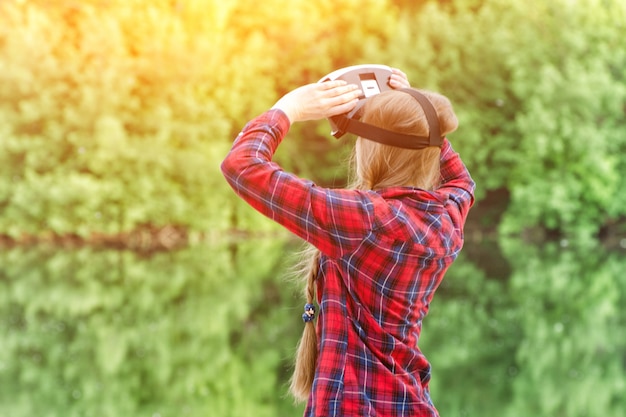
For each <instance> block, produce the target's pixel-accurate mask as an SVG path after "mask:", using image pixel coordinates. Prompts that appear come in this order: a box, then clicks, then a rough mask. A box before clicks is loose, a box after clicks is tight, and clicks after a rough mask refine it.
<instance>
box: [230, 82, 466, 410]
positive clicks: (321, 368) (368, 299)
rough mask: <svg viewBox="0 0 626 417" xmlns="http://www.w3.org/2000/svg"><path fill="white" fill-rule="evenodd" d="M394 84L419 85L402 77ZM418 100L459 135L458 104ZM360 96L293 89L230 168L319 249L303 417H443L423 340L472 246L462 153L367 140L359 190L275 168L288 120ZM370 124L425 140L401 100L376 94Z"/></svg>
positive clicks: (250, 198) (239, 185) (414, 109)
mask: <svg viewBox="0 0 626 417" xmlns="http://www.w3.org/2000/svg"><path fill="white" fill-rule="evenodd" d="M389 83H390V85H391V87H392V88H396V89H397V88H403V87H408V81H407V80H406V76H405V75H404V74H403V73H402V72H401V71H399V70H394V71H393V75H392V76H391V79H390V81H389ZM421 93H422V94H423V95H425V96H426V97H427V98H428V99H429V101H430V102H431V103H432V104H433V106H434V108H435V110H436V113H437V118H438V120H439V126H440V130H441V134H442V135H447V134H449V133H450V132H452V131H454V130H455V129H456V128H457V124H458V122H457V119H456V116H455V114H454V112H453V110H452V107H451V105H450V103H449V101H448V100H447V99H446V98H445V97H443V96H441V95H439V94H435V93H431V92H426V91H421ZM360 95H361V91H360V90H359V89H358V88H357V87H356V86H354V85H347V84H346V83H345V82H343V81H328V82H325V83H317V84H310V85H306V86H303V87H300V88H298V89H295V90H293V91H292V92H290V93H288V94H286V95H285V96H284V97H282V98H281V99H280V100H279V101H278V102H277V103H276V104H275V105H274V106H273V107H272V109H270V110H269V111H267V112H266V113H264V114H262V115H261V116H259V117H257V118H255V119H254V120H252V121H251V122H250V123H248V124H247V125H246V127H245V128H244V129H243V131H242V132H241V133H240V134H239V136H238V138H237V139H236V141H235V143H234V145H233V147H232V150H231V151H230V153H229V154H228V156H227V157H226V159H225V160H224V162H223V164H222V172H223V173H224V176H225V177H226V179H227V181H228V182H229V183H230V185H231V186H232V187H233V189H234V190H235V191H236V193H237V194H238V195H239V196H240V197H242V198H243V199H244V200H245V201H247V202H248V203H249V204H250V205H251V206H252V207H254V208H255V209H256V210H258V211H259V212H261V213H263V214H264V215H266V216H268V217H270V218H271V219H273V220H275V221H276V222H278V223H280V224H282V225H283V226H285V227H286V228H287V229H289V230H290V231H292V232H293V233H295V234H296V235H298V236H299V237H301V238H302V239H304V240H305V241H307V242H309V243H310V244H311V245H312V247H313V248H314V251H315V252H314V255H313V256H312V262H311V265H310V268H309V271H308V273H307V291H306V294H307V305H306V306H305V314H303V319H304V321H305V331H304V335H303V338H302V340H301V342H300V346H299V349H298V355H297V358H296V370H295V372H294V376H293V378H292V384H291V392H292V394H293V395H294V396H295V397H296V399H300V400H307V401H308V402H307V407H306V411H305V416H324V417H328V416H374V415H376V416H411V417H416V416H429V417H432V416H437V415H438V413H437V410H436V408H435V407H434V405H433V404H432V402H431V399H430V394H429V389H428V383H429V381H430V364H429V363H428V361H427V360H426V358H425V357H424V355H423V354H422V353H421V351H420V350H419V348H418V346H417V341H418V338H419V335H420V331H421V323H422V319H423V318H424V316H425V315H426V313H427V312H428V307H429V304H430V302H431V299H432V297H433V294H434V292H435V290H436V288H437V287H438V285H439V283H440V282H441V279H442V278H443V275H444V273H445V272H446V270H447V269H448V267H449V266H450V264H451V263H452V262H453V260H454V259H455V258H456V256H457V255H458V253H459V251H460V250H461V247H462V245H463V226H464V223H465V219H466V217H467V213H468V211H469V209H470V207H471V205H472V204H473V201H474V197H473V193H474V182H473V181H472V179H471V177H470V175H469V173H468V171H467V169H466V168H465V166H464V164H463V162H462V161H461V159H460V158H459V156H458V154H457V153H455V152H454V151H453V150H452V147H451V145H450V142H449V141H448V140H447V139H444V140H443V145H442V146H441V148H440V147H437V146H430V147H427V148H424V149H419V150H408V149H403V148H397V147H392V146H388V145H383V144H380V143H377V142H373V141H371V140H368V139H366V138H358V139H357V141H356V144H355V149H354V176H355V178H354V184H353V186H352V187H350V188H349V189H327V188H322V187H317V186H316V185H315V184H313V183H312V182H310V181H307V180H304V179H301V178H298V177H297V176H295V175H293V174H290V173H286V172H284V171H283V170H282V169H281V167H280V166H278V165H277V164H276V163H274V162H272V156H273V154H274V152H275V150H276V148H277V147H278V146H279V144H280V142H281V141H282V140H283V138H284V137H285V135H286V134H287V131H288V129H289V127H290V124H292V123H295V122H298V121H303V120H311V119H322V118H328V117H330V116H334V115H338V114H343V113H346V112H349V111H350V110H352V109H353V108H354V107H355V106H356V103H357V101H358V97H359V96H360ZM361 120H362V121H363V122H365V123H368V124H371V125H375V126H378V127H381V128H384V129H387V130H391V131H395V132H398V133H405V134H412V135H417V136H428V129H429V128H428V123H427V121H426V119H425V115H424V112H423V110H422V108H421V106H420V104H419V103H418V102H417V101H416V100H415V99H414V98H413V97H412V96H411V95H410V94H406V93H403V92H400V91H394V90H391V91H386V92H383V93H381V94H378V95H376V96H374V97H370V98H369V99H368V100H367V102H366V103H365V105H364V106H363V113H362V119H361ZM315 295H317V297H315ZM314 298H316V299H314ZM314 301H317V303H318V304H319V310H318V311H317V312H316V311H315V309H316V308H315V305H314V304H313V302H314ZM315 316H317V328H315V325H314V321H313V320H312V319H313V318H314V317H315ZM316 336H317V338H316ZM318 340H319V342H318Z"/></svg>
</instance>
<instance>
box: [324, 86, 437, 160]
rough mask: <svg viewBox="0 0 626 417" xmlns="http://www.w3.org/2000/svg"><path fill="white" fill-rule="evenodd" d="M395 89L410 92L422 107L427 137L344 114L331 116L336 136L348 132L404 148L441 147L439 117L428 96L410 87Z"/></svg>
mask: <svg viewBox="0 0 626 417" xmlns="http://www.w3.org/2000/svg"><path fill="white" fill-rule="evenodd" d="M397 91H402V92H404V93H407V94H410V95H411V96H413V98H415V99H416V100H417V102H418V103H419V104H420V106H421V107H422V109H423V111H424V115H425V116H426V121H427V122H428V133H429V135H428V136H427V137H426V136H415V135H405V134H403V133H396V132H392V131H390V130H387V129H383V128H380V127H378V126H373V125H370V124H367V123H363V122H361V121H360V120H357V119H352V118H349V117H346V116H345V115H340V116H334V117H333V121H334V122H335V124H336V125H337V127H338V132H337V133H339V135H336V136H337V137H341V135H343V133H345V132H350V133H353V134H355V135H358V136H361V137H362V138H365V139H369V140H373V141H375V142H378V143H382V144H385V145H390V146H396V147H399V148H405V149H422V148H426V147H428V146H439V147H441V145H442V144H443V137H442V136H441V133H440V129H439V119H438V117H437V112H436V111H435V108H434V107H433V105H432V103H431V102H430V100H428V98H426V96H424V95H423V94H422V93H420V92H418V91H416V90H413V89H410V88H403V89H400V90H397Z"/></svg>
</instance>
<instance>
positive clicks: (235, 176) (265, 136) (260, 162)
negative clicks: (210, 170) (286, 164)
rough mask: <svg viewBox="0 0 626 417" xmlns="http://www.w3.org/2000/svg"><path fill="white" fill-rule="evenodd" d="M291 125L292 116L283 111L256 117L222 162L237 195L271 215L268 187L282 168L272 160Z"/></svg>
mask: <svg viewBox="0 0 626 417" xmlns="http://www.w3.org/2000/svg"><path fill="white" fill-rule="evenodd" d="M289 126H290V124H289V119H288V118H287V117H286V116H285V114H284V113H283V112H281V111H280V110H270V111H268V112H266V113H264V114H262V115H260V116H258V117H256V118H255V119H253V120H252V121H250V122H249V123H248V124H247V125H246V126H245V127H244V129H243V130H242V131H241V133H240V134H239V136H238V137H237V139H236V140H235V142H234V143H233V147H232V148H231V150H230V152H229V153H228V155H227V156H226V158H225V159H224V161H223V162H222V165H221V170H222V174H223V175H224V178H225V179H226V181H227V182H228V183H229V184H230V186H231V187H232V188H233V190H234V191H235V192H236V193H237V195H239V196H240V197H241V198H243V199H244V200H245V201H246V202H247V203H248V204H250V205H251V206H253V207H254V208H255V209H257V210H258V211H260V212H262V213H263V214H265V215H268V216H269V215H270V209H269V208H268V204H267V202H265V203H264V200H266V199H267V198H268V197H269V195H266V194H268V193H267V189H266V188H265V187H266V186H267V184H269V182H270V179H271V176H272V175H273V173H274V172H276V171H281V168H280V167H279V166H278V165H276V164H274V163H272V162H271V161H272V157H273V155H274V152H275V151H276V148H277V147H278V145H279V144H280V142H281V141H282V139H283V137H284V136H285V135H286V134H287V131H288V130H289Z"/></svg>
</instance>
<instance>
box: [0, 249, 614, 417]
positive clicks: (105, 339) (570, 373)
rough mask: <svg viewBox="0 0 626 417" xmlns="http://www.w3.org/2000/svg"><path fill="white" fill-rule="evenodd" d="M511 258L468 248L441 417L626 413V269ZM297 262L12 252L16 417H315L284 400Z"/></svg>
mask: <svg viewBox="0 0 626 417" xmlns="http://www.w3.org/2000/svg"><path fill="white" fill-rule="evenodd" d="M287 246H289V247H288V248H286V247H287ZM502 246H503V248H504V249H503V251H502V254H501V255H498V256H494V255H492V254H493V251H494V248H493V247H486V248H484V252H481V250H480V249H476V248H473V249H472V250H469V251H466V252H464V254H463V255H462V257H461V258H460V259H459V260H458V262H457V263H456V264H455V265H454V266H453V267H452V268H451V270H450V272H449V274H448V276H447V278H446V280H444V283H443V284H442V287H441V289H440V292H439V294H438V297H436V298H435V301H434V302H433V304H432V306H431V314H430V315H429V316H428V317H427V319H426V320H425V322H424V332H423V337H422V340H421V342H420V343H421V346H422V349H423V350H424V351H425V353H426V354H427V356H428V357H429V358H430V359H431V361H432V363H433V367H434V370H433V380H432V394H433V398H434V400H435V402H436V404H437V405H438V408H439V410H440V412H441V415H442V416H444V417H454V416H459V417H460V416H481V417H482V416H511V417H526V416H565V417H578V416H580V417H582V416H594V417H595V416H598V417H599V416H621V415H623V410H624V409H626V400H625V397H624V395H623V392H624V391H625V390H626V383H625V381H626V370H625V364H624V361H625V357H626V356H625V355H626V339H625V338H624V328H625V327H626V313H624V308H623V307H624V305H625V303H624V301H625V298H626V274H624V272H623V271H624V270H626V257H624V256H623V253H622V254H619V253H608V252H605V251H602V250H598V249H595V250H589V249H585V250H576V249H573V248H567V249H566V250H564V249H562V248H560V247H558V246H550V245H546V246H543V247H541V248H537V247H533V246H528V245H523V244H520V243H519V242H506V243H505V244H503V245H502ZM291 250H292V247H291V243H289V242H285V241H283V240H279V239H275V240H267V239H266V240H250V241H245V242H240V243H237V244H233V243H227V242H225V243H222V244H212V245H198V246H194V247H192V248H188V249H184V250H180V251H177V252H171V253H160V254H155V255H151V256H141V255H138V254H134V253H131V252H119V251H93V250H88V249H80V250H71V251H68V250H65V251H52V250H46V249H45V248H39V249H29V250H21V249H13V250H9V251H4V252H3V253H2V254H0V327H1V329H2V338H1V345H0V346H2V349H0V386H1V387H2V388H1V389H0V415H2V416H5V415H6V416H11V417H22V416H23V417H27V416H28V417H31V416H38V415H42V416H43V415H45V416H59V417H61V416H62V417H69V416H98V417H99V416H115V417H118V416H147V417H157V416H161V417H168V416H194V417H195V416H216V417H231V416H232V417H240V416H241V417H248V416H255V417H259V416H261V417H262V416H268V417H269V416H297V415H301V410H302V408H301V407H294V406H293V405H292V403H291V401H290V399H289V398H286V397H285V392H286V389H285V383H286V379H287V378H288V373H289V369H288V367H289V363H290V357H291V355H292V352H293V350H294V347H295V344H296V342H297V338H298V337H299V332H300V330H301V323H300V320H299V312H300V308H301V305H300V304H301V302H300V300H299V299H298V297H297V294H295V293H296V291H297V290H299V288H295V286H294V285H293V284H292V283H290V282H287V281H285V280H284V269H285V266H286V264H287V262H286V261H285V253H286V252H291ZM476 259H478V260H480V261H479V262H475V260H476ZM494 259H495V260H498V263H499V264H503V263H506V265H493V264H489V262H493V260H494ZM502 274H505V275H506V276H504V275H502Z"/></svg>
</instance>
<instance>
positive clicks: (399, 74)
mask: <svg viewBox="0 0 626 417" xmlns="http://www.w3.org/2000/svg"><path fill="white" fill-rule="evenodd" d="M391 72H392V73H393V74H395V75H397V76H399V77H402V78H404V79H405V80H408V78H409V77H407V76H406V74H405V73H404V72H402V71H401V70H399V69H398V68H391Z"/></svg>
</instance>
